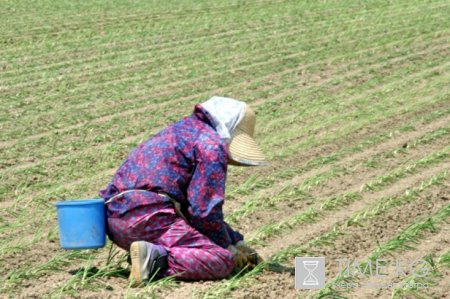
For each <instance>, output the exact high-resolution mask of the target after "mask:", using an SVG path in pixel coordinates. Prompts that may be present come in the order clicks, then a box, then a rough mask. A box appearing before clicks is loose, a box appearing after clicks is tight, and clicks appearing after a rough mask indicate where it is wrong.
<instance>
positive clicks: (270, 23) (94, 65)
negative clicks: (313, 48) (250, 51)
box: [2, 6, 430, 83]
mask: <svg viewBox="0 0 450 299" xmlns="http://www.w3.org/2000/svg"><path fill="white" fill-rule="evenodd" d="M394 8H395V7H394ZM423 8H426V9H429V8H430V7H429V6H424V7H422V9H423ZM420 9H421V7H413V8H412V9H406V10H403V11H401V12H402V14H401V15H403V14H404V13H408V12H409V13H414V12H418V11H419V10H420ZM393 12H396V13H398V12H399V10H397V9H395V10H393ZM272 13H274V12H272ZM280 13H281V15H278V16H277V17H276V19H275V18H273V17H272V18H269V19H264V21H263V20H261V19H260V17H261V16H260V15H257V14H252V15H250V16H249V17H248V18H249V19H250V20H253V19H256V21H255V23H253V22H249V21H248V22H247V23H246V24H245V27H243V28H236V27H235V26H236V25H235V24H232V23H229V22H227V23H225V24H227V27H229V28H227V30H223V29H222V28H220V27H219V28H215V30H214V31H209V32H208V31H206V32H205V31H204V30H203V31H201V33H202V34H200V35H198V36H196V35H195V34H194V35H193V34H189V32H185V30H184V32H183V34H182V35H181V36H180V34H179V33H178V36H173V34H172V35H171V34H165V35H163V36H157V37H154V36H153V37H152V38H151V39H150V38H149V37H144V38H143V37H142V36H141V37H140V38H138V39H136V38H135V39H133V40H131V41H130V40H129V38H130V37H132V36H133V34H131V36H130V35H126V36H125V37H124V36H121V38H122V37H124V39H121V41H120V43H115V44H114V46H111V45H110V44H106V45H96V47H95V48H88V49H86V50H85V51H86V52H85V54H86V55H87V56H83V55H80V54H81V53H79V50H78V51H77V52H73V53H70V52H69V53H68V52H67V51H64V52H61V53H58V52H56V53H54V52H53V53H54V55H53V56H52V57H51V58H52V60H51V61H52V62H51V63H47V64H46V63H43V62H48V58H49V55H48V53H46V55H44V56H43V57H42V58H44V59H43V60H42V59H33V60H32V61H33V62H35V64H24V63H23V61H22V60H21V61H20V66H21V67H22V68H25V69H26V70H28V72H24V70H23V69H22V70H20V69H19V70H11V71H5V72H4V73H3V74H2V75H3V76H4V77H3V78H11V79H15V78H17V77H19V78H20V77H21V76H24V75H27V73H28V74H29V75H38V73H37V72H36V71H46V72H47V73H48V72H50V74H51V73H52V72H54V71H58V70H59V71H60V72H59V73H60V74H64V73H66V72H65V71H64V69H65V68H66V67H67V66H70V67H71V69H73V71H74V74H78V72H79V71H80V67H81V66H83V65H84V66H87V68H86V69H85V71H86V72H88V71H91V70H96V72H98V71H104V70H106V69H109V68H105V67H107V66H108V63H107V62H111V59H114V61H115V62H116V63H126V62H129V61H128V60H126V59H125V58H127V57H130V56H131V57H133V61H139V60H142V59H143V58H147V57H148V56H147V55H145V53H148V52H151V51H154V50H158V54H159V55H161V54H163V53H166V52H168V53H176V52H177V51H174V50H178V54H182V55H176V56H173V57H167V59H172V60H173V59H174V58H177V59H179V58H180V57H184V58H189V57H191V56H192V53H191V51H189V50H190V47H192V46H194V47H195V46H196V47H197V51H199V53H198V54H199V55H201V56H203V55H210V54H211V51H205V49H211V47H212V46H213V45H214V44H213V42H214V43H216V44H221V42H223V41H224V40H227V41H228V42H231V40H230V38H232V39H233V40H235V41H241V42H242V43H245V42H247V41H253V42H255V44H256V42H257V41H258V40H259V39H254V40H252V39H250V40H249V38H248V37H250V36H253V37H257V36H258V35H265V34H267V32H266V31H282V32H286V31H287V32H291V33H292V32H294V31H289V30H286V29H287V28H291V27H293V26H295V27H296V28H302V29H303V31H300V32H299V31H296V32H297V33H301V34H306V35H308V34H307V33H308V32H310V30H315V31H320V30H321V29H322V28H326V27H325V26H323V25H326V24H329V25H331V26H330V27H332V26H334V25H339V23H341V24H343V23H345V24H347V25H349V24H348V22H347V18H346V17H349V20H352V22H356V21H359V22H361V21H360V20H358V18H361V17H364V21H365V22H369V21H372V20H370V18H373V17H374V16H376V15H377V14H376V10H375V11H373V10H364V11H362V12H356V13H353V14H351V15H349V14H344V15H343V16H345V18H344V17H342V15H341V14H338V13H337V11H334V12H333V14H332V15H329V16H328V17H327V19H326V20H324V19H322V20H320V21H317V22H315V26H314V27H311V26H309V27H308V28H306V27H307V26H308V24H310V23H311V22H312V21H314V20H312V17H311V16H309V17H307V18H304V17H302V18H300V16H295V14H293V13H287V14H286V10H285V9H283V10H282V11H281V12H280ZM266 14H267V12H266V11H263V14H262V15H264V16H265V15H266ZM392 16H393V17H395V16H394V15H392ZM367 18H369V19H367ZM281 19H282V20H283V21H282V22H280V20H281ZM334 21H335V22H334ZM230 24H232V25H231V26H230ZM258 25H262V26H258ZM196 26H198V23H196ZM184 28H186V27H184ZM254 33H256V34H254ZM282 36H286V35H285V34H283V35H282ZM133 37H135V36H133ZM155 40H156V41H157V43H155ZM89 41H91V39H90V40H89ZM85 42H88V40H86V41H85ZM199 44H201V45H202V47H201V48H198V45H199ZM83 46H86V44H83ZM180 48H181V49H180ZM216 49H217V48H216ZM223 49H225V48H223ZM87 50H89V51H87ZM55 54H56V55H55ZM58 54H59V55H58ZM70 54H76V55H70ZM187 54H189V55H187ZM117 55H120V57H117ZM80 56H81V57H80ZM31 57H33V56H31ZM224 58H225V60H228V59H226V57H224ZM67 60H69V61H70V64H69V63H68V62H67ZM36 62H38V63H37V64H36ZM172 62H173V61H171V63H172ZM61 71H62V72H61ZM28 78H29V79H30V80H33V77H31V78H30V77H29V76H28ZM35 78H36V79H37V78H39V76H37V77H35ZM5 82H8V83H9V82H10V81H5Z"/></svg>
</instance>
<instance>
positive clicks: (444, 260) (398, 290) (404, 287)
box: [391, 250, 450, 299]
mask: <svg viewBox="0 0 450 299" xmlns="http://www.w3.org/2000/svg"><path fill="white" fill-rule="evenodd" d="M422 260H424V261H426V262H428V266H429V268H431V271H430V272H428V275H426V276H422V277H419V276H418V275H415V274H410V275H408V276H407V277H406V278H405V279H403V280H402V281H401V282H400V283H399V284H398V285H397V286H396V287H394V288H393V290H392V295H391V299H401V298H406V296H409V295H411V296H413V297H414V298H423V297H425V296H423V295H424V294H423V293H424V291H423V289H421V286H433V285H436V284H437V282H438V281H439V280H446V279H448V277H446V276H445V269H446V268H447V269H450V250H449V251H447V252H446V253H444V254H442V255H441V256H439V258H438V259H437V260H436V262H435V261H434V260H433V257H432V255H431V254H427V255H425V256H424V257H422ZM416 271H417V269H415V270H414V272H416ZM444 295H445V294H444Z"/></svg>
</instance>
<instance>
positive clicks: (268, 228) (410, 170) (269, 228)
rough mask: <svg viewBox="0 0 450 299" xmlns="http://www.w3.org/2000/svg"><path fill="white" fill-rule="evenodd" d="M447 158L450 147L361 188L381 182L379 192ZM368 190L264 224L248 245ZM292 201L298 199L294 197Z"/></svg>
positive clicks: (316, 205) (332, 198)
mask: <svg viewBox="0 0 450 299" xmlns="http://www.w3.org/2000/svg"><path fill="white" fill-rule="evenodd" d="M448 157H450V147H448V148H445V149H444V150H441V151H438V152H434V153H432V154H431V155H428V156H426V157H424V158H422V159H420V160H419V161H418V162H415V163H410V164H408V165H406V166H401V167H399V168H397V169H395V170H393V171H390V172H389V173H388V174H387V175H382V176H378V177H376V178H375V179H373V180H372V181H371V182H369V183H368V184H365V185H363V186H366V185H370V184H373V183H378V182H380V181H383V183H382V184H381V183H380V184H379V185H378V188H377V190H381V189H382V188H384V187H387V186H389V185H392V184H394V183H395V182H397V181H398V180H399V179H401V178H404V177H405V176H406V175H411V174H414V173H417V171H419V170H423V169H426V168H429V167H432V166H433V165H435V164H437V163H441V162H444V161H445V160H447V158H448ZM386 176H389V177H390V178H391V179H390V180H383V178H385V177H386ZM368 190H371V191H374V190H372V189H366V188H362V190H361V191H360V192H346V193H342V194H340V195H338V196H332V197H330V198H327V199H325V200H324V201H318V202H317V204H315V205H314V206H312V207H310V208H308V209H307V210H306V211H304V212H301V213H298V214H294V215H292V216H290V217H288V218H285V219H283V220H282V221H280V222H278V223H270V224H266V225H264V226H262V227H260V228H259V229H258V230H257V231H256V232H255V234H254V237H253V238H251V239H250V240H249V243H253V244H255V243H261V242H262V241H264V240H265V239H267V238H270V237H273V236H276V235H279V234H280V233H282V232H287V231H288V230H292V229H294V228H296V227H297V226H298V225H299V224H300V223H305V222H308V223H311V222H315V221H317V220H318V219H320V218H321V217H323V216H324V215H325V212H326V211H332V210H336V209H337V208H341V207H345V206H347V205H349V204H351V203H352V202H355V201H358V200H361V199H363V196H364V193H365V192H366V191H368ZM293 200H298V199H297V198H296V197H294V198H293ZM263 202H264V201H263Z"/></svg>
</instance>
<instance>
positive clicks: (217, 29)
mask: <svg viewBox="0 0 450 299" xmlns="http://www.w3.org/2000/svg"><path fill="white" fill-rule="evenodd" d="M414 7H416V6H414ZM353 8H359V10H357V11H354V10H352V13H353V14H354V15H355V16H358V15H364V16H366V15H367V14H369V13H371V14H373V15H377V12H378V14H379V11H380V10H385V9H386V7H384V6H382V5H380V7H378V6H375V5H373V6H372V7H367V6H366V7H365V8H363V7H361V6H356V7H355V6H353ZM390 8H391V10H390V11H408V10H409V8H410V7H405V4H404V3H403V4H402V5H391V6H390ZM275 9H276V10H274V7H271V8H270V10H267V9H260V10H248V11H245V12H244V13H243V14H235V13H231V14H226V13H224V14H222V15H221V16H220V17H223V18H228V19H229V18H230V17H234V18H240V17H242V16H244V15H245V18H246V22H245V23H244V24H242V25H243V26H245V27H254V26H255V23H256V24H257V25H259V24H265V25H267V24H270V22H269V21H268V20H273V19H275V18H276V19H277V20H278V21H280V20H281V19H282V20H283V21H285V20H286V19H289V18H290V17H295V18H297V19H299V18H301V19H299V20H298V22H301V23H300V24H310V23H311V22H314V23H315V24H316V22H319V23H320V22H321V21H322V20H323V19H332V18H334V17H339V16H341V15H348V11H350V9H351V6H349V5H346V4H344V3H343V4H340V5H339V7H329V6H328V7H327V9H324V10H321V11H319V12H318V11H314V10H313V11H308V12H306V11H305V10H303V9H302V7H301V4H300V5H299V3H295V4H290V5H289V3H283V5H279V6H276V7H275ZM286 12H288V13H286ZM342 12H343V13H342ZM368 17H370V15H369V16H368ZM185 21H188V22H190V23H188V22H183V21H182V20H178V21H177V23H176V25H177V26H180V27H181V28H182V30H174V28H173V25H174V24H172V25H171V28H170V30H157V29H160V28H161V29H165V28H164V27H163V26H161V27H159V28H155V27H152V30H146V32H145V34H142V32H140V31H137V30H135V28H133V30H132V29H131V28H130V27H127V28H123V29H122V30H120V28H118V30H114V32H111V33H110V34H109V35H108V36H102V35H94V36H92V35H91V36H89V38H87V37H84V38H83V37H79V38H78V39H76V40H80V39H81V40H83V41H84V42H83V43H82V44H81V47H80V44H79V43H78V47H77V50H76V51H74V50H73V48H74V47H73V43H74V38H73V34H74V33H73V32H72V37H71V38H69V39H68V40H66V41H64V42H63V41H60V42H59V43H58V44H57V45H52V53H54V54H55V55H56V57H58V58H59V57H67V58H68V59H71V60H72V59H73V58H76V57H79V52H80V51H82V53H86V54H90V53H91V54H94V55H98V54H100V53H105V54H109V51H111V50H112V51H117V50H119V51H121V52H120V53H121V54H125V53H126V52H125V53H122V51H124V50H130V49H129V48H130V47H134V48H135V46H136V45H137V44H147V45H148V44H149V43H151V44H153V43H155V41H157V42H158V45H160V44H163V45H165V47H167V46H168V45H170V44H174V43H173V41H174V40H177V41H180V42H182V43H185V42H186V43H188V44H189V43H197V42H198V38H201V40H203V38H204V37H207V38H210V39H215V38H217V37H218V36H217V34H222V33H228V32H235V33H237V32H238V31H236V30H235V29H236V23H234V22H223V23H221V22H217V18H214V19H213V18H209V19H208V18H204V19H202V20H201V21H203V23H202V22H199V20H198V19H192V18H188V19H187V20H185ZM212 21H214V22H215V23H216V24H215V26H214V30H211V28H208V26H209V25H210V23H211V22H212ZM217 23H219V24H217ZM142 25H144V26H146V25H149V23H148V22H147V21H146V22H145V23H143V24H142ZM142 29H143V28H142ZM208 29H209V30H208ZM174 32H175V33H174ZM117 37H120V41H117V40H116V38H117ZM24 46H26V45H23V46H22V47H20V48H19V49H18V48H11V47H8V48H5V50H6V51H8V52H9V53H8V54H9V55H7V53H5V52H6V51H2V52H1V54H3V55H2V56H3V57H5V59H7V60H13V59H14V58H16V57H17V55H18V51H27V53H31V54H34V55H33V56H31V57H35V56H37V55H39V56H38V57H39V58H41V57H42V58H48V57H50V56H49V54H48V49H45V48H36V49H30V47H33V45H28V47H24ZM138 49H142V48H138ZM30 50H38V51H30ZM19 53H20V52H19ZM73 54H78V55H73ZM28 55H30V54H28Z"/></svg>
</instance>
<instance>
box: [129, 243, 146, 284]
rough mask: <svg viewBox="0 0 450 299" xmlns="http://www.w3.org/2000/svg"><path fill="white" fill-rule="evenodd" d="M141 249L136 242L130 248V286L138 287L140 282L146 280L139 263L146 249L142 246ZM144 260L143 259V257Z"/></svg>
mask: <svg viewBox="0 0 450 299" xmlns="http://www.w3.org/2000/svg"><path fill="white" fill-rule="evenodd" d="M143 247H144V248H142V247H141V246H140V244H139V243H138V242H133V243H132V244H131V247H130V257H131V272H130V278H129V280H130V286H131V287H133V288H134V287H138V286H140V285H141V284H142V282H143V281H144V280H145V279H147V277H144V276H145V273H142V269H141V261H142V258H143V256H144V255H145V254H146V250H147V248H145V246H143ZM144 258H145V257H144Z"/></svg>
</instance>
